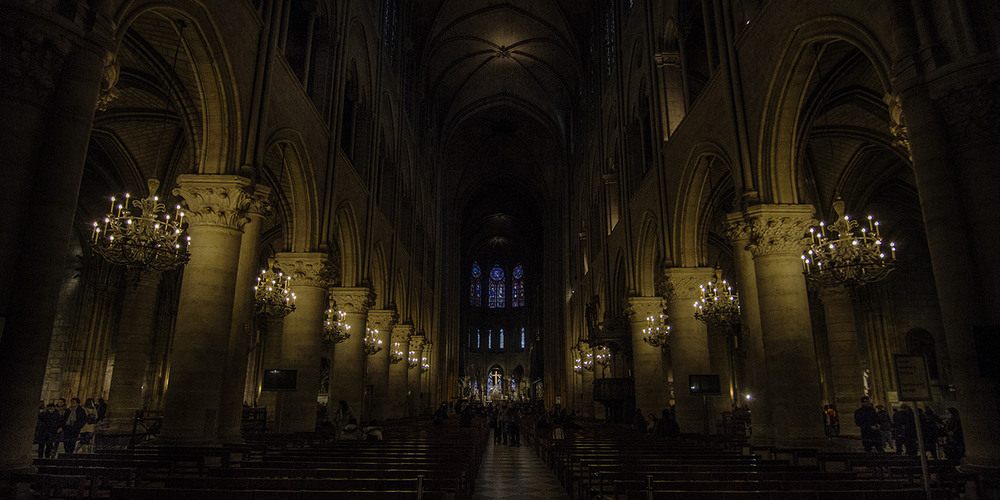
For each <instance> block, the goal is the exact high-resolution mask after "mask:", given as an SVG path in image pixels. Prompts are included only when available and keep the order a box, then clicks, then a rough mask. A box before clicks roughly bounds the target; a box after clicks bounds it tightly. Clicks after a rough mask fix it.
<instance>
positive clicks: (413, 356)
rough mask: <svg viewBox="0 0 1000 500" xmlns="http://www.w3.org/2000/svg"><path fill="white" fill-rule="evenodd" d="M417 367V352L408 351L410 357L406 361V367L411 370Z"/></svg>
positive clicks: (418, 359) (418, 362)
mask: <svg viewBox="0 0 1000 500" xmlns="http://www.w3.org/2000/svg"><path fill="white" fill-rule="evenodd" d="M418 366H420V358H418V357H417V351H410V356H409V357H408V358H407V359H406V367H407V368H409V369H411V370H412V369H414V368H416V367H418Z"/></svg>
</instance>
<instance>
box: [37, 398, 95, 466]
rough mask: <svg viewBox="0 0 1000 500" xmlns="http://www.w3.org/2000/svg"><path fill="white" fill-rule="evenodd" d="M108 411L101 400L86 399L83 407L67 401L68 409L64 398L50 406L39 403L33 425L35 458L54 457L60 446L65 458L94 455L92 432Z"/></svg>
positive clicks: (72, 399) (72, 401)
mask: <svg viewBox="0 0 1000 500" xmlns="http://www.w3.org/2000/svg"><path fill="white" fill-rule="evenodd" d="M107 411H108V404H107V403H106V402H105V401H104V398H97V400H96V401H95V400H94V398H87V400H86V401H85V402H84V403H83V404H82V405H81V404H80V399H79V398H70V400H69V405H68V406H67V405H66V399H65V398H59V399H58V400H56V402H55V403H49V404H45V402H44V401H40V402H39V405H38V422H37V424H36V425H35V443H36V444H38V458H54V457H55V456H56V455H57V454H58V453H59V443H62V445H63V453H64V454H66V455H72V454H73V453H87V452H93V449H94V430H95V429H96V426H97V423H98V422H100V421H101V420H104V417H105V415H107Z"/></svg>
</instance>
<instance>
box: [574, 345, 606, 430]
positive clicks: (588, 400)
mask: <svg viewBox="0 0 1000 500" xmlns="http://www.w3.org/2000/svg"><path fill="white" fill-rule="evenodd" d="M591 355H593V350H591ZM594 376H595V373H594V372H593V371H589V370H583V373H581V374H580V396H581V398H580V413H581V414H582V415H583V416H584V417H586V418H595V417H597V416H598V415H600V416H602V417H603V416H604V410H603V409H602V410H601V412H600V413H597V412H596V411H595V409H596V408H597V406H601V408H603V407H604V405H601V404H600V403H595V402H594Z"/></svg>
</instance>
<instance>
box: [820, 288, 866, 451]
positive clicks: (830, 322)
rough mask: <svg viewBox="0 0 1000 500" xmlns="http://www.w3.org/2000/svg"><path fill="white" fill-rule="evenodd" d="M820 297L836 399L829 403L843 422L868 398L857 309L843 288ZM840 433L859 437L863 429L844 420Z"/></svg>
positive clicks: (832, 290) (833, 398)
mask: <svg viewBox="0 0 1000 500" xmlns="http://www.w3.org/2000/svg"><path fill="white" fill-rule="evenodd" d="M819 297H820V300H821V301H822V302H823V312H824V315H825V316H826V334H827V337H828V341H829V344H830V375H831V378H832V379H833V380H832V384H831V386H832V388H833V397H832V398H831V401H830V402H831V403H834V404H836V405H837V411H838V412H840V413H841V415H842V416H841V419H846V418H847V417H848V416H850V414H851V413H853V411H854V410H855V409H856V408H857V407H858V406H860V405H861V403H860V402H861V396H864V395H865V386H864V379H863V376H862V369H861V349H860V348H859V344H858V330H857V327H856V326H855V322H854V306H853V305H852V304H851V296H850V293H849V292H848V290H847V289H846V288H844V287H836V288H824V289H823V290H821V291H820V294H819ZM848 420H849V419H848ZM840 433H841V434H847V435H853V436H860V435H861V429H859V428H858V427H857V426H856V425H853V422H849V421H847V420H845V421H844V422H842V423H841V426H840Z"/></svg>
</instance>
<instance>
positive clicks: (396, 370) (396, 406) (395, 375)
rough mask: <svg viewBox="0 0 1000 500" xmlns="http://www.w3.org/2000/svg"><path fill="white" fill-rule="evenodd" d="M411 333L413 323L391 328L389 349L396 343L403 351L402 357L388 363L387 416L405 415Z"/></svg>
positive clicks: (399, 416) (398, 416)
mask: <svg viewBox="0 0 1000 500" xmlns="http://www.w3.org/2000/svg"><path fill="white" fill-rule="evenodd" d="M412 333H413V325H396V326H395V328H393V330H392V342H391V343H390V346H389V349H393V348H394V347H393V345H395V344H396V343H398V344H399V347H398V349H399V350H400V352H402V353H403V359H402V360H401V361H400V362H398V363H393V364H390V365H389V408H388V409H389V413H388V417H387V418H401V417H404V416H405V412H406V405H405V402H406V375H407V373H406V372H407V356H408V355H409V352H410V334H412Z"/></svg>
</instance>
